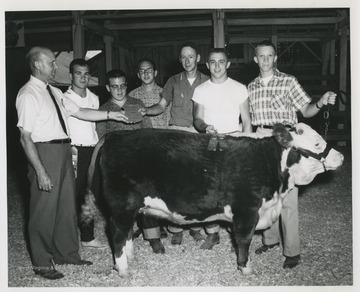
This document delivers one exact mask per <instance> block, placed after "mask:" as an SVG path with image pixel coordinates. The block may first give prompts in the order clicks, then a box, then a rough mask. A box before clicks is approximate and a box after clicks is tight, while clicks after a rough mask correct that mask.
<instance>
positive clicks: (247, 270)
mask: <svg viewBox="0 0 360 292" xmlns="http://www.w3.org/2000/svg"><path fill="white" fill-rule="evenodd" d="M239 269H240V271H241V273H242V274H243V275H244V276H246V275H250V274H251V273H252V268H251V262H250V257H249V258H248V261H247V263H246V266H245V267H239Z"/></svg>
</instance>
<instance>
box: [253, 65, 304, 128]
mask: <svg viewBox="0 0 360 292" xmlns="http://www.w3.org/2000/svg"><path fill="white" fill-rule="evenodd" d="M248 93H249V106H250V114H251V122H252V124H253V125H255V126H260V125H267V126H273V125H274V124H276V123H282V124H285V125H294V124H296V123H297V122H298V118H297V114H296V113H297V111H299V110H300V109H301V108H302V107H303V106H304V105H305V104H307V103H310V102H311V98H310V96H309V95H308V94H307V93H306V92H305V90H304V89H303V88H302V87H301V85H300V84H299V82H298V80H297V79H296V78H295V77H294V76H292V75H289V74H285V73H282V72H280V71H279V70H277V69H276V70H275V71H274V76H273V78H272V79H271V80H270V81H269V83H268V84H267V85H265V84H264V82H263V81H262V80H261V78H260V76H258V77H256V78H255V79H254V80H253V81H251V82H250V84H249V85H248Z"/></svg>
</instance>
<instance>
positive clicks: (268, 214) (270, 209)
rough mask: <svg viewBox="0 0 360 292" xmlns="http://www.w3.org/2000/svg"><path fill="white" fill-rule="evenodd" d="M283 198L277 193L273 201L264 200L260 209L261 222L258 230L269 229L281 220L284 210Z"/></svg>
mask: <svg viewBox="0 0 360 292" xmlns="http://www.w3.org/2000/svg"><path fill="white" fill-rule="evenodd" d="M281 197H282V196H279V194H278V193H277V192H276V193H275V194H274V196H273V197H272V199H271V200H269V201H265V198H263V201H262V205H261V207H260V209H259V211H258V212H259V222H258V224H257V225H256V228H255V229H256V230H261V229H266V228H269V227H270V226H271V225H273V224H274V222H275V221H276V220H277V219H278V218H279V216H280V212H281V208H282V201H283V198H281Z"/></svg>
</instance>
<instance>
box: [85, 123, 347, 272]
mask: <svg viewBox="0 0 360 292" xmlns="http://www.w3.org/2000/svg"><path fill="white" fill-rule="evenodd" d="M211 138H212V136H211V135H210V134H196V133H188V132H182V131H173V130H160V129H141V130H134V131H117V132H112V133H109V134H107V135H106V136H105V137H104V139H102V140H101V141H100V142H99V144H98V145H97V146H96V148H95V151H94V155H93V159H92V164H91V166H90V168H89V182H91V178H92V173H93V170H94V167H95V160H96V156H97V155H98V153H99V154H100V168H101V173H102V176H103V177H102V181H103V192H104V196H105V198H106V201H107V203H108V205H109V207H110V209H111V219H110V225H111V233H112V240H113V248H114V255H115V268H116V269H117V270H118V273H119V275H120V276H126V275H127V274H128V261H129V260H132V258H133V257H134V254H133V243H132V227H133V224H134V220H135V217H136V215H137V214H138V213H139V212H141V213H145V214H149V215H154V216H158V217H160V218H164V219H167V220H169V221H172V222H173V223H176V224H194V223H199V222H200V223H201V222H209V221H215V220H225V221H228V222H232V227H233V228H232V230H233V232H234V237H235V241H236V245H237V255H238V257H237V258H238V259H237V263H238V268H239V269H240V270H241V271H242V273H243V274H249V273H251V267H250V261H249V256H248V252H249V246H250V242H251V239H252V236H253V234H254V231H255V230H257V229H266V228H268V227H270V226H271V225H272V224H273V223H274V222H275V220H276V219H277V218H278V217H279V214H280V210H281V207H282V200H283V198H284V197H285V196H286V194H287V193H288V191H289V190H290V189H291V188H292V187H293V186H294V185H295V184H297V185H304V184H309V183H310V182H311V181H312V180H313V179H314V177H315V176H316V175H317V174H319V173H321V172H324V171H326V170H333V169H336V168H337V167H339V166H340V165H341V164H342V162H343V155H342V154H341V153H339V152H337V151H336V150H334V149H330V147H327V144H326V142H325V141H324V140H323V139H322V137H321V136H320V135H319V134H318V133H316V132H315V131H314V130H313V129H311V128H310V127H309V126H307V125H305V124H297V125H296V126H295V127H294V128H293V129H291V130H288V129H287V128H285V127H284V126H282V125H276V126H275V127H274V129H273V136H270V137H262V138H255V137H245V136H244V137H231V136H225V137H224V138H222V139H220V140H219V143H218V146H217V149H215V151H210V150H208V145H209V140H210V139H211ZM213 139H214V138H213ZM89 185H90V184H89ZM93 203H94V198H93V195H92V193H91V191H90V190H89V192H88V194H87V198H86V204H85V205H84V206H83V214H82V216H83V221H84V222H87V221H88V219H89V218H90V217H91V216H92V214H93V211H94V209H93V208H94V207H95V206H94V204H93Z"/></svg>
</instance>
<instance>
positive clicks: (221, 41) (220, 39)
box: [212, 10, 225, 48]
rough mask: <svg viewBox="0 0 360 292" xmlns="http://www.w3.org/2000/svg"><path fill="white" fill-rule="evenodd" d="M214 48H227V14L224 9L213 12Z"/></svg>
mask: <svg viewBox="0 0 360 292" xmlns="http://www.w3.org/2000/svg"><path fill="white" fill-rule="evenodd" d="M212 16H213V30H214V48H225V26H224V19H225V14H224V11H223V10H216V11H214V12H213V15H212Z"/></svg>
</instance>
